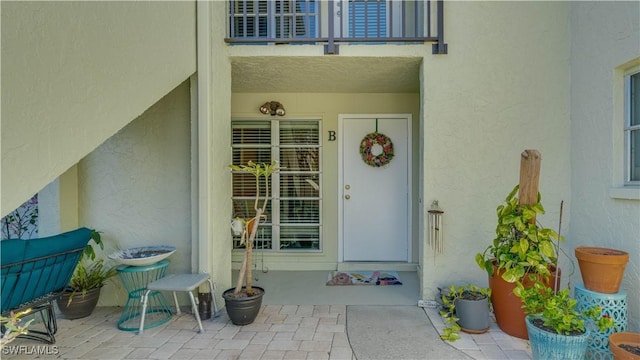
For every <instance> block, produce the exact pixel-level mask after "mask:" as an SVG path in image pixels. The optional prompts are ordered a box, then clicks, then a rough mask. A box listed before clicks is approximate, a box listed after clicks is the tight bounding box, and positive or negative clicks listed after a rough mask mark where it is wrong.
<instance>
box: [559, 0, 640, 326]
mask: <svg viewBox="0 0 640 360" xmlns="http://www.w3.org/2000/svg"><path fill="white" fill-rule="evenodd" d="M571 38H572V41H571V134H572V137H571V170H572V171H571V189H572V196H571V201H570V203H569V205H570V206H569V209H570V213H571V221H572V225H571V231H570V232H569V233H568V234H567V247H566V248H567V250H568V252H569V253H570V255H571V257H572V258H573V259H574V261H575V256H574V248H575V247H576V246H581V245H585V246H601V247H610V248H615V249H620V250H624V251H627V252H629V254H630V259H629V263H628V264H627V267H626V271H625V275H624V278H623V282H622V285H621V288H622V289H623V290H625V291H627V301H628V318H629V329H630V330H632V331H636V332H637V331H640V301H638V299H640V199H637V198H636V199H620V198H616V197H612V196H611V195H610V189H611V188H620V187H621V185H622V182H621V179H622V169H621V168H620V167H617V166H615V164H616V163H618V162H620V161H621V160H622V146H623V143H622V141H621V140H622V136H621V135H622V121H623V117H622V116H623V113H624V112H623V111H622V106H623V103H624V101H623V100H622V99H621V97H622V86H623V81H622V78H623V74H624V70H625V69H626V68H627V67H628V66H629V65H630V63H631V62H632V61H634V60H635V63H636V65H639V64H640V3H639V2H637V1H634V2H613V3H611V2H579V3H573V4H572V6H571ZM577 266H578V265H577V262H576V273H575V274H574V275H573V276H572V282H573V283H581V282H582V278H581V276H580V271H579V270H578V269H577Z"/></svg>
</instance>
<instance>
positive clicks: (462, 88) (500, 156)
mask: <svg viewBox="0 0 640 360" xmlns="http://www.w3.org/2000/svg"><path fill="white" fill-rule="evenodd" d="M446 17H447V19H450V20H449V21H447V22H446V24H445V34H446V35H445V38H446V41H447V42H448V43H449V53H448V54H447V55H444V56H425V58H424V63H423V85H422V86H423V103H422V111H423V113H424V119H423V121H424V124H423V127H424V132H423V134H422V135H423V137H424V160H423V166H424V181H423V183H422V186H423V187H424V188H423V189H424V199H423V203H422V205H423V207H424V208H423V211H422V213H423V214H425V216H426V214H427V212H426V211H427V210H428V208H429V206H430V204H431V202H432V201H433V200H434V199H437V200H439V204H440V207H441V208H442V209H443V210H444V212H445V213H444V218H443V219H444V220H443V221H444V226H443V227H444V242H445V250H444V252H443V253H442V254H435V255H434V254H433V252H432V251H431V249H430V248H429V247H428V246H425V247H424V251H423V253H422V255H423V259H424V262H423V264H422V265H423V266H422V271H421V276H422V277H423V288H422V297H423V298H425V299H433V297H434V295H435V291H436V287H437V286H442V285H447V284H450V283H456V284H464V283H466V282H474V283H477V284H479V285H483V286H487V285H488V280H487V274H486V273H485V272H483V271H482V270H480V269H479V268H478V266H477V265H476V263H475V260H474V257H475V254H476V253H478V252H482V251H484V249H485V248H486V247H487V246H488V245H489V244H490V243H491V241H492V240H493V239H494V237H495V227H496V221H497V218H496V213H495V210H496V207H497V206H498V205H499V204H500V203H501V202H502V201H503V200H504V198H505V197H506V196H507V194H508V193H509V192H510V191H511V190H512V188H513V187H514V186H515V185H516V184H518V182H519V171H520V154H521V152H522V151H523V150H525V149H537V150H538V151H540V152H541V154H542V166H541V172H540V186H539V190H540V192H541V193H542V203H543V205H544V206H545V207H546V210H547V214H546V215H544V216H540V217H539V218H538V219H539V220H540V221H541V222H542V224H543V225H545V226H546V227H551V228H554V229H555V228H557V226H558V215H559V206H560V202H561V201H562V200H565V201H568V200H570V198H571V193H570V181H569V177H570V166H571V164H570V162H569V160H570V157H569V154H570V125H569V80H570V79H569V62H568V44H569V43H568V41H569V33H568V21H569V12H568V6H567V4H566V3H558V2H457V1H453V2H447V3H446ZM570 220H571V219H570V217H569V216H567V212H566V211H565V215H564V218H563V233H564V234H566V233H568V231H570V230H569V229H570V228H571V221H570ZM425 221H426V220H425ZM426 231H427V229H425V233H424V234H423V235H424V238H425V239H427V234H426ZM561 266H562V263H561Z"/></svg>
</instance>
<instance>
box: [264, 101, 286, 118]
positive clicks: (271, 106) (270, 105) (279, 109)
mask: <svg viewBox="0 0 640 360" xmlns="http://www.w3.org/2000/svg"><path fill="white" fill-rule="evenodd" d="M260 112H261V113H263V114H271V116H274V115H278V116H284V114H285V111H284V106H282V104H280V103H279V102H277V101H267V102H266V103H264V104H262V106H260Z"/></svg>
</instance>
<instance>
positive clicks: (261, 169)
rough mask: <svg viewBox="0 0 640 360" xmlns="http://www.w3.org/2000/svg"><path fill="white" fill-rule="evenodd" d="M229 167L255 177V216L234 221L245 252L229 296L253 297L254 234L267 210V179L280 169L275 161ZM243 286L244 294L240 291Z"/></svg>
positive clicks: (250, 162)
mask: <svg viewBox="0 0 640 360" xmlns="http://www.w3.org/2000/svg"><path fill="white" fill-rule="evenodd" d="M229 167H230V168H231V169H232V170H233V171H239V172H245V173H249V174H252V175H254V176H255V177H256V198H255V201H254V210H255V216H254V217H253V218H250V219H242V218H236V219H235V220H236V221H239V222H241V223H242V228H243V229H242V238H241V243H240V244H241V245H244V247H245V252H244V259H243V260H242V266H241V267H240V272H239V274H238V281H237V283H236V287H235V290H234V291H233V294H232V295H231V294H230V295H229V296H233V297H243V296H254V295H256V291H255V290H254V289H253V287H252V271H251V263H252V261H253V243H254V240H255V238H256V234H257V233H258V225H259V222H260V220H261V219H263V218H265V217H266V215H265V211H266V209H267V204H268V203H269V178H270V177H271V175H272V174H273V173H275V172H278V171H279V170H280V167H278V163H277V162H276V161H272V162H271V163H254V162H253V161H249V162H248V163H247V164H246V165H233V164H232V165H229ZM261 178H264V188H265V191H264V192H265V194H264V199H263V200H262V205H261V206H259V205H260V200H261V199H260V198H261V190H260V179H261ZM243 284H244V285H245V293H243V291H242V287H243Z"/></svg>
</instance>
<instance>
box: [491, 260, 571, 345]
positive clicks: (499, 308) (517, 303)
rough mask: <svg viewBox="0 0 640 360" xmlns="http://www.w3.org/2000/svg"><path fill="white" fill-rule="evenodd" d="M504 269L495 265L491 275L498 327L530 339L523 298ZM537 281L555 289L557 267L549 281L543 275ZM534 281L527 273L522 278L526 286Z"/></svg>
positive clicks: (513, 334) (552, 271)
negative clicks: (508, 280) (517, 294)
mask: <svg viewBox="0 0 640 360" xmlns="http://www.w3.org/2000/svg"><path fill="white" fill-rule="evenodd" d="M503 272H504V271H503V270H500V271H498V269H497V268H496V267H494V269H493V276H490V277H489V287H490V288H491V303H492V305H493V313H494V315H495V317H496V323H497V324H498V327H499V328H500V329H501V330H502V331H504V332H505V333H507V334H509V335H511V336H515V337H517V338H520V339H525V340H528V339H529V334H528V333H527V326H526V324H525V320H524V319H525V317H526V314H525V312H524V309H522V300H521V299H520V298H519V297H517V296H516V295H515V294H514V293H513V290H514V289H515V288H516V284H515V283H508V282H506V281H505V280H504V279H503V278H502V273H503ZM560 274H561V272H560V269H558V284H559V283H560V281H559V278H560ZM537 281H541V282H543V283H544V284H545V285H546V286H548V287H551V288H552V289H555V286H554V282H555V268H554V269H552V270H551V276H550V277H549V279H547V281H543V279H542V277H538V280H537ZM533 283H534V282H532V281H531V280H530V279H529V274H526V275H525V276H524V278H523V279H522V284H523V285H524V286H525V287H528V286H532V285H533Z"/></svg>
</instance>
